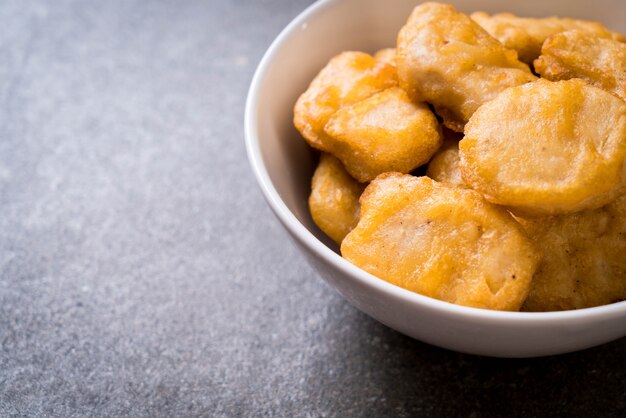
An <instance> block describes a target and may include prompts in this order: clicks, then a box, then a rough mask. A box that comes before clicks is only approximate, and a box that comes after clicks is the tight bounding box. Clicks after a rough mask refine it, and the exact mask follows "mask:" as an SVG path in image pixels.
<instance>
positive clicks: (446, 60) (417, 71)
mask: <svg viewBox="0 0 626 418" xmlns="http://www.w3.org/2000/svg"><path fill="white" fill-rule="evenodd" d="M396 65H397V67H398V79H399V82H400V86H401V87H402V88H403V89H405V90H406V92H407V93H408V94H409V97H411V98H412V99H413V100H416V101H425V102H428V103H431V104H433V105H434V106H435V110H436V112H437V113H438V114H439V115H440V116H442V117H443V120H444V124H445V125H446V126H447V127H448V128H450V129H452V130H454V131H457V132H462V131H463V127H464V125H465V123H466V122H467V121H468V120H469V118H470V117H471V116H472V114H473V113H474V111H475V110H476V109H477V108H478V107H479V106H480V105H481V104H483V103H485V102H487V101H489V100H491V99H493V98H494V97H495V96H497V95H498V93H500V92H501V91H503V90H504V89H506V88H508V87H511V86H517V85H520V84H524V83H527V82H530V81H533V80H535V79H536V77H535V76H534V75H533V74H532V73H531V72H530V69H529V68H528V66H527V65H526V64H524V63H522V62H520V61H519V60H518V59H517V53H516V52H515V51H513V50H512V49H508V48H505V47H504V46H502V44H501V43H500V42H498V41H497V40H496V39H495V38H493V37H492V36H491V35H489V34H488V33H487V32H486V31H485V30H484V29H483V28H481V27H480V26H479V25H478V23H476V22H475V21H473V20H472V19H470V17H469V16H467V15H465V14H463V13H459V12H457V11H456V9H454V7H452V6H450V5H444V4H439V3H424V4H422V5H420V6H417V7H416V8H415V9H414V10H413V13H412V14H411V16H410V17H409V19H408V21H407V23H406V25H404V27H403V28H402V29H401V30H400V33H399V34H398V44H397V49H396Z"/></svg>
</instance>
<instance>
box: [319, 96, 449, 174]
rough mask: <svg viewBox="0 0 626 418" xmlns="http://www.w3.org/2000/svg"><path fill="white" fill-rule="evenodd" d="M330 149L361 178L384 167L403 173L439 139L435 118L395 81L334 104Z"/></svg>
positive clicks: (435, 146) (328, 128)
mask: <svg viewBox="0 0 626 418" xmlns="http://www.w3.org/2000/svg"><path fill="white" fill-rule="evenodd" d="M325 131H326V134H327V140H326V143H327V146H328V150H329V152H331V153H333V154H334V155H335V156H336V157H338V158H339V159H340V160H341V161H342V162H343V164H344V165H345V167H346V169H347V170H348V172H349V173H350V174H351V175H352V177H354V178H355V179H357V180H358V181H360V182H368V181H371V180H373V179H374V178H375V177H376V176H377V175H379V174H381V173H385V172H388V171H397V172H402V173H408V172H410V171H411V170H413V169H415V168H416V167H418V166H420V165H422V164H425V163H426V162H428V160H429V159H430V157H431V156H432V155H433V154H434V153H435V151H437V149H438V148H439V146H440V145H441V134H440V130H439V122H438V121H437V118H436V117H435V115H434V114H433V112H431V110H430V109H429V108H428V106H427V105H426V104H424V103H414V102H412V101H411V100H410V99H409V97H408V96H407V94H406V93H405V92H404V90H402V89H401V88H398V87H394V88H390V89H387V90H384V91H382V92H380V93H376V94H374V95H372V96H370V97H368V98H367V99H364V100H361V101H360V102H357V103H355V104H353V105H349V106H344V107H342V108H341V109H339V110H338V111H337V112H336V113H335V114H334V115H333V116H332V117H331V118H330V120H329V121H328V124H327V125H326V128H325Z"/></svg>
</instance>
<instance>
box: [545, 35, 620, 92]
mask: <svg viewBox="0 0 626 418" xmlns="http://www.w3.org/2000/svg"><path fill="white" fill-rule="evenodd" d="M535 69H536V71H537V72H538V73H539V74H541V76H542V77H544V78H547V79H548V80H553V81H556V80H568V79H570V78H582V79H583V80H585V81H587V82H588V83H590V84H593V85H594V86H596V87H600V88H602V89H604V90H606V91H608V92H610V93H613V94H615V95H616V96H617V97H620V98H621V99H624V100H626V43H622V42H617V41H614V40H612V39H603V38H597V37H595V36H592V35H589V34H587V33H585V32H582V31H569V32H563V33H558V34H556V35H553V36H551V37H549V38H548V39H547V40H546V42H545V43H544V44H543V48H542V49H541V56H540V57H539V58H538V59H537V60H536V61H535Z"/></svg>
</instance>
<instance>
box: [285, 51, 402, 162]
mask: <svg viewBox="0 0 626 418" xmlns="http://www.w3.org/2000/svg"><path fill="white" fill-rule="evenodd" d="M395 85H397V79H396V69H395V67H393V66H391V65H389V64H387V63H385V62H383V61H377V60H375V59H374V57H372V56H371V55H369V54H366V53H364V52H353V51H349V52H342V53H341V54H339V55H337V56H336V57H334V58H333V59H331V60H330V62H329V63H328V64H327V65H326V67H324V68H323V69H322V71H320V73H319V74H318V75H317V76H316V77H315V79H314V80H313V81H312V82H311V85H310V86H309V88H308V90H307V91H305V92H304V93H303V94H302V95H301V96H300V97H299V98H298V101H297V102H296V105H295V107H294V120H293V122H294V125H295V127H296V128H297V129H298V131H300V133H301V134H302V136H303V137H304V139H306V141H307V142H308V143H309V145H311V146H312V147H314V148H317V149H320V150H322V151H327V147H326V144H325V141H324V139H325V135H324V126H325V125H326V123H327V122H328V119H329V118H330V117H331V116H332V115H333V113H335V112H336V111H337V109H339V108H340V107H342V106H345V105H349V104H353V103H356V102H358V101H360V100H363V99H365V98H367V97H369V96H371V95H372V94H374V93H377V92H379V91H381V90H384V89H386V88H388V87H392V86H395Z"/></svg>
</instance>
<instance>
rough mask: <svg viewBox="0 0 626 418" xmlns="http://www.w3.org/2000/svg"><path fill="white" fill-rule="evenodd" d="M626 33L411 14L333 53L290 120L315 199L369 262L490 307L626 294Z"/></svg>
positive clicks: (556, 21)
mask: <svg viewBox="0 0 626 418" xmlns="http://www.w3.org/2000/svg"><path fill="white" fill-rule="evenodd" d="M625 100H626V39H625V38H624V37H623V36H621V35H620V34H618V33H615V32H612V31H610V30H609V29H607V28H605V27H604V26H602V25H601V24H599V23H595V22H589V21H581V20H574V19H565V18H557V17H551V18H545V19H530V18H521V17H517V16H514V15H512V14H508V13H503V14H495V15H488V14H486V13H482V12H479V13H474V14H472V15H469V16H468V15H465V14H463V13H460V12H458V11H457V10H456V9H455V8H454V7H452V6H450V5H445V4H440V3H425V4H422V5H419V6H418V7H416V8H415V9H414V11H413V13H412V14H411V16H410V17H409V19H408V21H407V23H406V24H405V26H404V27H402V29H401V30H400V32H399V34H398V38H397V45H396V48H390V49H384V50H381V51H378V52H376V53H375V54H374V55H369V54H366V53H364V52H343V53H341V54H339V55H338V56H336V57H334V58H332V59H331V60H330V62H329V63H328V64H327V66H326V67H325V68H323V69H322V70H321V72H320V73H319V74H318V75H317V77H316V78H315V79H314V80H313V81H312V83H311V84H310V86H309V88H308V90H307V91H306V92H304V93H303V94H302V95H301V96H300V98H299V99H298V101H297V103H296V105H295V109H294V123H295V126H296V128H297V129H298V130H299V131H300V133H301V134H302V136H303V137H304V139H305V140H306V141H307V142H308V143H309V144H310V145H311V146H312V147H313V148H315V149H317V150H319V151H321V152H320V159H319V165H318V167H317V169H316V171H315V173H314V175H313V180H312V188H311V195H310V198H309V207H310V210H311V215H312V217H313V220H314V221H315V223H316V224H317V225H318V226H319V228H320V229H321V230H322V231H324V232H325V233H326V234H327V235H328V236H329V237H331V238H332V239H333V240H334V241H336V242H337V243H338V244H339V245H340V249H341V254H342V256H343V257H344V258H346V259H347V260H349V261H350V262H351V263H353V264H355V265H356V266H358V267H360V268H361V269H363V270H365V271H367V272H369V273H371V274H373V275H375V276H377V277H379V278H381V279H384V280H386V281H388V282H390V283H393V284H395V285H397V286H400V287H403V288H405V289H409V290H411V291H414V292H417V293H420V294H422V295H426V296H429V297H433V298H436V299H440V300H443V301H447V302H451V303H456V304H460V305H465V306H472V307H477V308H484V309H497V310H524V311H552V310H566V309H579V308H586V307H592V306H598V305H604V304H608V303H613V302H616V301H621V300H624V299H626V163H625V160H626V102H625Z"/></svg>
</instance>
